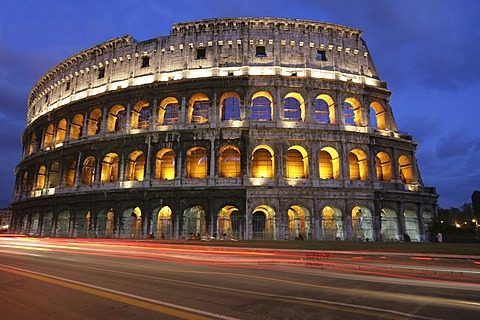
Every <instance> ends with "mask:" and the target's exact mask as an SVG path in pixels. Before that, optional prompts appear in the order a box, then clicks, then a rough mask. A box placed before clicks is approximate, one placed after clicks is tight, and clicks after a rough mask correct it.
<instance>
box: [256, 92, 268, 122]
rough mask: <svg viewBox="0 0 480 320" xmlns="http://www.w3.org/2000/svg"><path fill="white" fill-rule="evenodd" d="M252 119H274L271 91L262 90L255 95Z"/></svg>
mask: <svg viewBox="0 0 480 320" xmlns="http://www.w3.org/2000/svg"><path fill="white" fill-rule="evenodd" d="M251 119H252V120H254V121H272V119H273V98H272V95H271V94H270V93H268V92H266V91H260V92H257V93H255V94H254V95H253V97H252V106H251Z"/></svg>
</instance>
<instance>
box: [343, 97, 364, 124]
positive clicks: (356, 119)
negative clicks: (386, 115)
mask: <svg viewBox="0 0 480 320" xmlns="http://www.w3.org/2000/svg"><path fill="white" fill-rule="evenodd" d="M343 104H344V108H343V113H344V117H345V124H346V125H349V126H357V127H360V126H362V108H361V105H360V102H358V100H357V99H355V98H347V99H345V101H344V103H343Z"/></svg>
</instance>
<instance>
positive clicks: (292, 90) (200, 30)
mask: <svg viewBox="0 0 480 320" xmlns="http://www.w3.org/2000/svg"><path fill="white" fill-rule="evenodd" d="M392 50H394V48H392ZM390 95H391V91H389V90H388V89H387V84H386V83H385V82H384V81H382V80H380V78H379V75H378V74H377V71H376V69H375V66H374V63H373V60H372V56H371V54H370V52H369V50H368V48H367V45H366V42H365V40H364V39H363V38H362V32H361V31H360V30H358V29H354V28H350V27H345V26H340V25H336V24H330V23H323V22H317V21H309V20H295V19H280V18H279V19H277V18H237V19H210V20H202V21H195V22H187V23H179V24H175V25H174V26H173V29H172V31H171V32H170V35H168V36H160V37H157V38H154V39H150V40H146V41H142V42H137V41H136V40H135V39H134V38H132V37H131V36H128V35H127V36H124V37H120V38H116V39H112V40H109V41H106V42H104V43H101V44H99V45H96V46H94V47H92V48H89V49H86V50H84V51H81V52H79V53H77V54H75V55H73V56H72V57H70V58H68V59H67V60H65V61H62V62H61V63H60V64H58V65H57V66H56V67H54V68H53V69H51V70H49V71H48V72H47V73H46V74H45V75H44V76H43V77H41V78H40V80H39V81H38V82H37V83H36V84H35V86H34V87H33V89H32V91H31V93H30V97H29V99H28V112H27V120H28V125H27V127H26V129H25V131H24V133H23V136H22V141H23V154H22V160H21V161H20V163H19V164H18V166H17V168H16V186H15V195H14V201H13V203H12V207H13V212H14V213H13V215H14V217H13V230H14V231H15V232H21V233H26V234H35V235H39V236H49V237H114V238H149V237H154V238H159V239H188V238H193V237H195V238H197V237H198V236H200V237H216V238H217V239H220V238H224V237H225V238H236V239H247V240H249V239H272V240H293V239H302V238H303V239H307V240H338V239H340V240H352V241H396V240H403V237H404V234H408V235H409V236H410V238H411V240H412V241H425V240H426V230H425V223H426V222H428V221H430V220H431V219H432V217H435V216H436V214H437V198H438V195H437V194H436V191H435V188H433V187H428V186H424V185H423V182H422V179H421V175H420V171H419V168H418V166H417V160H416V157H415V152H416V147H417V143H416V142H414V141H412V137H411V136H409V135H408V134H405V133H402V132H400V131H399V129H398V128H397V124H396V122H395V119H394V115H393V110H392V107H391V106H390Z"/></svg>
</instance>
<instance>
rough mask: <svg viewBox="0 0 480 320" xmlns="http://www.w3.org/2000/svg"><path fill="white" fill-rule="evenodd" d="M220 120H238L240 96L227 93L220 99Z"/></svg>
mask: <svg viewBox="0 0 480 320" xmlns="http://www.w3.org/2000/svg"><path fill="white" fill-rule="evenodd" d="M220 119H222V121H228V120H240V96H239V95H238V94H236V93H235V92H228V93H225V94H223V95H222V96H221V97H220Z"/></svg>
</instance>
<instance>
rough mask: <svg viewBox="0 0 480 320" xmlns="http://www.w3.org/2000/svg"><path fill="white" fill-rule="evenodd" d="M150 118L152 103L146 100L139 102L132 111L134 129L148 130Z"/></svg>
mask: <svg viewBox="0 0 480 320" xmlns="http://www.w3.org/2000/svg"><path fill="white" fill-rule="evenodd" d="M150 118H151V108H150V103H149V102H148V101H144V100H140V101H138V102H137V103H136V104H135V105H134V106H133V109H132V129H148V127H149V125H150Z"/></svg>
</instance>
